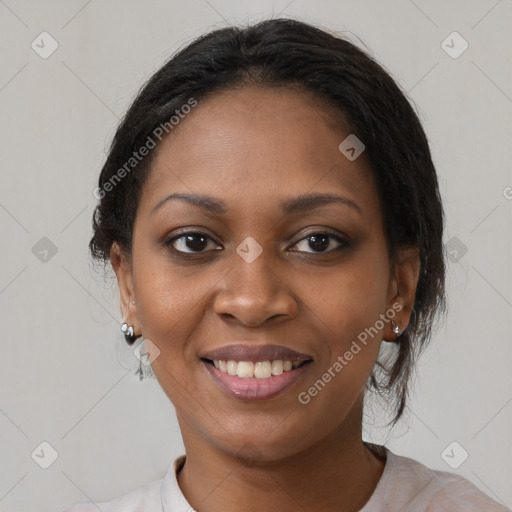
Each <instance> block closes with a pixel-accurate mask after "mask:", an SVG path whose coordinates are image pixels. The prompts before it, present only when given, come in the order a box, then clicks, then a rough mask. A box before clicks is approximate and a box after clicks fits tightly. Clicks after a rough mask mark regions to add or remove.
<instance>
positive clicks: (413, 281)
mask: <svg viewBox="0 0 512 512" xmlns="http://www.w3.org/2000/svg"><path fill="white" fill-rule="evenodd" d="M419 275H420V250H419V248H418V247H417V246H407V247H401V248H400V249H398V251H397V261H396V262H395V265H394V276H393V277H392V280H391V282H390V301H389V304H388V307H389V308H391V309H392V310H394V311H395V312H396V314H395V316H394V317H393V318H392V319H393V321H394V322H395V324H397V325H398V327H399V329H400V332H399V333H398V334H396V333H394V332H393V326H392V324H391V322H389V324H388V326H387V327H386V331H385V335H384V339H385V340H386V341H395V340H396V338H397V337H398V336H399V335H400V334H401V333H403V332H404V330H405V329H406V328H407V326H408V325H409V322H410V319H411V313H412V310H413V308H414V300H415V298H416V287H417V286H418V279H419ZM390 318H391V316H390Z"/></svg>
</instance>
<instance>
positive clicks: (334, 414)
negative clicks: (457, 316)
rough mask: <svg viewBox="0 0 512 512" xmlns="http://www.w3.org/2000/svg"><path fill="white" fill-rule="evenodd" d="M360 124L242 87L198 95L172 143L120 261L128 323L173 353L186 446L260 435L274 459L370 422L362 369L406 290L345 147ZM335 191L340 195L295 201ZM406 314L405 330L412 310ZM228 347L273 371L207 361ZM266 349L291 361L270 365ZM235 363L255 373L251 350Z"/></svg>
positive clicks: (297, 97)
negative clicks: (348, 129)
mask: <svg viewBox="0 0 512 512" xmlns="http://www.w3.org/2000/svg"><path fill="white" fill-rule="evenodd" d="M348 135H349V133H343V132H342V131H340V129H339V128H337V127H336V126H335V125H334V122H333V119H332V118H330V117H329V116H328V114H327V113H326V112H325V111H324V110H323V109H321V108H320V107H319V106H318V105H317V104H316V103H315V102H314V100H313V99H312V98H311V97H310V96H308V95H305V94H300V93H297V92H292V91H290V90H284V89H283V90H279V91H277V90H273V91H270V90H263V89H258V88H255V87H245V88H242V89H239V90H230V91H227V92H222V93H217V94H216V95H214V96H213V97H211V98H210V99H207V100H204V101H199V103H198V105H197V106H196V107H195V108H194V109H193V110H192V112H191V113H190V114H189V115H188V116H187V117H185V118H184V119H183V120H181V121H180V124H179V125H178V126H176V127H175V128H174V129H173V131H172V133H171V136H170V137H168V138H167V139H165V140H164V141H163V142H162V144H161V146H160V147H159V149H158V153H157V154H156V155H155V160H154V162H153V164H152V168H151V172H150V175H149V177H148V180H147V182H146V183H145V185H144V187H143V191H142V195H141V198H140V203H139V208H138V211H137V216H136V220H135V225H134V234H133V250H132V260H131V266H130V265H129V264H127V263H126V262H125V263H123V264H122V265H116V264H114V268H115V269H116V273H117V275H118V278H119V280H120V287H121V297H122V302H123V304H124V305H125V306H126V308H130V313H129V315H130V316H129V317H128V323H129V324H132V325H134V326H135V332H136V333H137V332H139V333H140V332H141V331H142V334H143V336H144V338H145V339H146V340H150V341H151V343H152V344H154V346H156V347H158V350H159V351H160V353H159V355H158V357H157V358H156V359H155V360H154V362H153V364H152V367H153V371H154V373H155V376H156V377H157V379H158V381H159V383H160V385H161V386H162V388H163V390H164V391H165V393H166V394H167V395H168V397H169V398H170V400H171V401H172V402H173V404H174V406H175V409H176V412H177V415H178V420H179V423H180V427H181V429H182V433H183V437H184V442H185V446H187V443H194V442H197V443H207V444H208V445H209V446H215V447H217V448H219V449H221V450H223V451H225V452H227V453H232V454H238V455H241V456H243V455H244V453H245V452H244V451H245V450H247V454H249V452H250V451H251V450H252V453H251V455H254V453H253V451H254V449H255V448H254V447H257V451H258V456H259V457H262V458H264V459H268V460H270V459H279V458H282V457H285V456H288V455H291V454H294V453H297V452H299V451H301V450H303V449H306V448H308V447H310V446H312V445H313V444H315V443H317V442H318V441H320V440H322V439H323V438H326V436H328V435H329V434H331V433H333V432H334V431H335V430H339V429H340V428H341V429H343V428H345V427H346V432H347V433H348V432H349V431H354V432H355V431H358V429H359V428H360V421H361V417H360V415H361V404H362V396H363V390H364V386H365V383H366V381H367V379H368V377H369V375H370V373H371V370H372V368H373V366H374V364H375V361H376V358H377V354H378V351H379V347H380V344H381V341H382V339H383V337H384V338H388V339H393V338H394V336H393V334H392V330H391V323H390V321H389V320H388V321H387V322H382V321H381V322H378V321H379V319H382V318H383V316H381V315H386V312H387V311H389V310H390V308H392V306H393V304H395V310H396V309H397V308H400V307H402V306H403V305H404V303H403V300H402V298H401V297H398V296H397V282H396V281H395V279H394V278H393V276H392V274H391V271H390V262H389V258H388V252H387V247H386V239H385V236H384V232H383V220H382V212H381V210H380V206H379V200H378V195H377V189H376V186H375V184H374V182H373V179H372V175H371V173H370V169H369V167H368V165H367V163H366V162H365V159H364V153H363V155H362V156H360V157H358V158H356V159H355V160H353V161H351V160H349V159H348V158H347V157H346V156H345V155H344V154H343V153H342V152H341V151H340V150H339V149H338V146H339V145H340V143H341V142H342V141H343V140H344V139H345V138H346V137H347V136H348ZM171 194H181V195H187V196H189V197H190V196H192V195H193V197H194V198H195V199H194V200H192V199H189V200H186V199H184V198H182V199H179V198H173V199H167V200H166V201H165V198H167V197H168V196H170V195H171ZM327 194H328V195H330V196H336V197H338V198H339V199H336V200H334V199H331V200H326V199H325V197H324V198H323V199H322V198H320V199H310V200H309V201H305V202H302V203H300V204H298V205H296V206H295V207H294V203H295V202H296V201H297V200H298V199H299V198H302V199H303V200H304V198H306V197H309V196H325V195H327ZM187 233H188V234H189V236H188V237H187V236H186V234H187ZM192 233H194V235H191V234H192ZM325 233H327V235H326V234H325ZM180 236H181V238H179V237H180ZM173 237H175V238H174V240H173V241H170V239H171V238H173ZM131 300H135V302H136V304H135V305H133V304H130V301H131ZM406 316H407V318H406ZM393 317H394V320H395V321H396V322H397V323H399V325H400V321H399V320H398V319H400V320H402V324H401V327H402V328H403V327H404V324H405V323H406V322H407V319H408V315H407V308H405V309H404V310H403V311H402V312H397V313H396V316H395V315H393ZM386 318H387V317H386ZM390 318H391V317H390ZM382 324H384V325H382ZM370 328H373V330H372V331H370V332H371V333H372V334H373V335H368V331H365V329H370ZM364 332H366V333H367V336H366V344H363V343H362V342H361V341H358V339H359V340H362V339H363V338H364V335H363V334H362V333H364ZM375 333H376V334H375ZM358 336H359V338H358ZM354 341H356V344H357V346H359V349H360V350H359V351H357V349H356V348H355V346H354V344H353V342H354ZM238 344H243V345H245V346H246V347H245V348H248V349H249V352H245V353H244V352H240V351H236V350H235V349H233V346H234V345H238ZM269 344H271V345H277V346H280V347H281V349H283V350H284V349H292V350H294V351H296V352H298V353H299V354H302V355H303V356H304V357H305V358H306V359H308V360H309V362H308V363H306V364H305V365H304V366H301V367H299V368H297V369H296V370H294V369H292V370H289V371H284V370H283V369H282V368H281V366H280V364H279V363H275V364H274V365H272V360H279V359H290V360H294V358H293V356H291V355H288V356H286V355H283V354H281V353H279V352H272V351H270V352H268V353H267V352H266V351H265V350H266V345H269ZM219 348H227V350H228V353H226V354H224V356H223V357H222V358H221V359H229V358H230V357H231V358H232V359H233V360H235V361H239V360H242V361H252V362H253V363H254V362H259V363H260V364H259V365H256V366H257V367H258V368H259V370H258V371H261V373H258V375H260V376H262V377H261V378H257V377H243V376H241V377H239V376H238V375H233V376H231V375H228V374H227V373H225V372H224V371H223V369H222V368H221V369H214V367H213V366H212V365H211V364H210V363H208V362H206V361H205V360H202V359H201V358H202V357H203V356H205V355H208V354H209V353H211V352H212V351H214V350H216V349H219ZM229 350H231V352H229ZM347 351H348V352H351V353H352V357H350V356H347ZM153 354H156V351H153ZM304 357H303V359H304ZM340 358H341V359H342V360H343V363H342V362H341V360H340ZM263 360H269V361H270V371H271V372H272V367H274V372H275V373H279V371H280V370H281V371H283V373H282V374H280V375H272V376H270V377H269V376H268V371H269V364H268V363H262V361H263ZM336 362H338V365H336V364H335V363H336ZM220 364H221V365H222V364H223V363H220ZM286 365H287V363H284V366H285V368H286ZM340 365H341V370H340ZM229 368H231V371H232V372H235V371H236V372H240V373H241V374H242V375H244V373H243V372H245V371H247V372H249V373H248V374H247V375H249V374H251V375H252V373H251V370H252V368H251V365H250V364H249V365H247V364H245V363H244V364H242V365H234V364H233V363H228V369H229ZM326 374H327V375H328V376H329V375H330V378H329V377H328V376H327V377H326V376H325V375H326ZM273 379H276V380H275V381H274V380H273ZM322 379H323V380H322ZM319 380H321V381H322V382H323V384H324V385H322V383H321V382H318V381H319ZM326 381H327V382H326ZM221 382H227V384H225V385H224V386H225V387H224V386H223V384H222V383H221ZM315 383H317V384H316V388H315ZM285 384H286V386H287V387H286V386H285ZM283 386H284V387H283ZM312 387H313V388H314V389H316V393H315V391H314V389H313V391H311V388H312ZM349 426H351V427H350V428H349ZM347 435H348V434H347Z"/></svg>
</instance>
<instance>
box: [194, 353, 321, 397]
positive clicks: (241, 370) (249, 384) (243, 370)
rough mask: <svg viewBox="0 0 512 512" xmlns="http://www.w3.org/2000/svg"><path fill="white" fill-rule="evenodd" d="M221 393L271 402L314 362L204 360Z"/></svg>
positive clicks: (203, 362) (202, 360) (204, 364)
mask: <svg viewBox="0 0 512 512" xmlns="http://www.w3.org/2000/svg"><path fill="white" fill-rule="evenodd" d="M201 362H202V364H203V366H204V367H205V368H206V370H207V371H208V373H209V375H210V377H211V378H213V380H214V382H215V383H216V384H217V385H218V386H219V387H220V389H221V390H222V391H224V392H225V393H226V394H228V395H229V396H231V397H233V398H237V399H239V400H249V401H254V400H269V399H271V398H274V397H276V396H278V395H280V394H282V393H284V392H285V391H286V390H288V389H289V388H290V387H291V386H293V384H295V383H296V382H297V381H298V380H299V379H300V378H301V377H302V376H303V374H304V373H305V372H306V371H307V369H308V367H309V365H310V363H312V362H313V361H312V360H311V359H310V360H307V361H293V362H292V361H283V360H274V361H256V362H253V361H234V360H227V361H224V360H219V359H216V360H211V359H205V358H202V359H201Z"/></svg>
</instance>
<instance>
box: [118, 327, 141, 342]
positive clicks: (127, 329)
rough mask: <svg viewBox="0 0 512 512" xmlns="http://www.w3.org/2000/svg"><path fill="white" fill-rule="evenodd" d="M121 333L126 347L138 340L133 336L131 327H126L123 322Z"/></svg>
mask: <svg viewBox="0 0 512 512" xmlns="http://www.w3.org/2000/svg"><path fill="white" fill-rule="evenodd" d="M121 331H122V332H123V334H124V339H125V340H126V343H128V345H133V343H134V342H135V340H136V339H137V338H138V336H135V335H134V334H133V326H132V325H128V324H127V323H126V322H125V323H124V324H123V325H121Z"/></svg>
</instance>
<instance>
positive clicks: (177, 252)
mask: <svg viewBox="0 0 512 512" xmlns="http://www.w3.org/2000/svg"><path fill="white" fill-rule="evenodd" d="M190 235H199V236H200V237H205V238H207V239H208V240H209V241H214V240H213V239H212V238H211V237H210V236H208V235H207V234H206V233H203V232H201V231H182V232H181V233H180V234H179V235H175V236H173V237H172V238H170V239H168V240H167V241H165V242H164V244H165V245H166V246H168V247H169V249H170V250H171V251H172V252H173V253H174V254H175V255H177V256H179V257H188V256H185V255H187V254H206V253H208V252H211V251H180V250H178V249H176V248H175V247H174V246H173V244H174V242H176V241H177V240H180V239H182V238H184V237H186V236H190ZM314 235H323V236H327V237H330V238H331V239H334V240H335V241H336V242H338V243H339V244H340V245H339V246H338V247H335V248H334V249H330V250H326V251H318V252H315V251H293V252H305V253H306V254H326V253H330V252H333V251H336V250H341V249H344V248H347V247H348V246H349V245H350V244H349V242H348V241H347V240H346V239H345V238H343V237H342V236H340V235H337V234H334V233H329V232H328V231H322V230H320V231H312V232H311V233H308V234H307V235H306V236H304V237H302V238H301V239H300V240H298V241H297V242H295V243H294V244H293V246H292V247H294V246H296V245H297V244H299V243H300V242H303V241H305V240H307V239H308V238H310V237H312V236H314ZM214 242H215V241H214ZM214 250H218V249H214Z"/></svg>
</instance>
